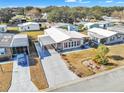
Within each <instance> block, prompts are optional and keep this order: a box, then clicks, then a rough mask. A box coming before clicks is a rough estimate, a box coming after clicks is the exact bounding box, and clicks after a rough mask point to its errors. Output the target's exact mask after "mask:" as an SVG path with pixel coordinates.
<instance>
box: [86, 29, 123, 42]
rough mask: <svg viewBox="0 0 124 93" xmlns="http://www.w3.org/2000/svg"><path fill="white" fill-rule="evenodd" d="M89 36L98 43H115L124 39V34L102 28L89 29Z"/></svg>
mask: <svg viewBox="0 0 124 93" xmlns="http://www.w3.org/2000/svg"><path fill="white" fill-rule="evenodd" d="M88 36H89V37H90V38H91V40H92V41H94V42H95V43H97V44H100V43H102V44H113V43H118V42H123V41H124V35H122V34H120V33H118V32H113V31H109V30H105V29H101V28H92V29H89V30H88Z"/></svg>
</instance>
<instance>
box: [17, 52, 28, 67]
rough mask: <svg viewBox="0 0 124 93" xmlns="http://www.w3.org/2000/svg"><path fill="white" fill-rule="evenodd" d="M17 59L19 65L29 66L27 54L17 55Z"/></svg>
mask: <svg viewBox="0 0 124 93" xmlns="http://www.w3.org/2000/svg"><path fill="white" fill-rule="evenodd" d="M17 60H18V65H21V66H27V58H26V54H19V55H18V56H17Z"/></svg>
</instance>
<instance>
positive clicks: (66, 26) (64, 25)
mask: <svg viewBox="0 0 124 93" xmlns="http://www.w3.org/2000/svg"><path fill="white" fill-rule="evenodd" d="M54 27H58V28H62V29H66V30H68V31H78V27H77V26H75V25H73V24H69V23H55V26H54Z"/></svg>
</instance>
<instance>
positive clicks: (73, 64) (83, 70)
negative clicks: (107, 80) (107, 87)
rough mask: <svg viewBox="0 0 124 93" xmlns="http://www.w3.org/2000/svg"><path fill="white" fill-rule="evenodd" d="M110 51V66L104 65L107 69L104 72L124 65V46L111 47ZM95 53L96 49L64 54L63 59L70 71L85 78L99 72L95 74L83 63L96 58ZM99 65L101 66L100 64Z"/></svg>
mask: <svg viewBox="0 0 124 93" xmlns="http://www.w3.org/2000/svg"><path fill="white" fill-rule="evenodd" d="M109 49H110V52H109V53H108V55H107V56H108V57H109V63H110V64H108V65H102V66H103V67H104V68H105V69H104V70H103V71H105V70H110V69H112V68H115V67H117V66H122V65H124V51H121V50H123V49H124V45H123V44H122V45H114V46H110V47H109ZM95 53H96V52H95V49H88V50H82V51H79V52H73V53H68V54H64V55H62V57H63V58H64V59H65V60H66V61H65V62H66V64H67V65H68V67H69V69H70V70H72V71H73V72H74V73H76V74H77V75H78V76H79V77H85V76H89V75H92V74H95V73H96V72H99V71H96V72H94V70H93V69H89V67H88V66H86V65H84V63H83V62H85V60H89V59H91V58H92V57H94V55H95ZM93 64H94V63H93ZM95 64H96V63H95ZM97 65H98V66H101V65H99V64H97Z"/></svg>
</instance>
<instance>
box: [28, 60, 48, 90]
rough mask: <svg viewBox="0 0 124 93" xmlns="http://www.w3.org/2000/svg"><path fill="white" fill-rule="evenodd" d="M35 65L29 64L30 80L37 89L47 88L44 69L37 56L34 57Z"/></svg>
mask: <svg viewBox="0 0 124 93" xmlns="http://www.w3.org/2000/svg"><path fill="white" fill-rule="evenodd" d="M34 62H35V65H32V66H30V73H31V80H32V82H33V83H34V84H35V85H36V86H37V88H38V89H39V90H41V89H45V88H48V83H47V80H46V77H45V73H44V70H43V68H42V66H41V64H40V59H39V58H34Z"/></svg>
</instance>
